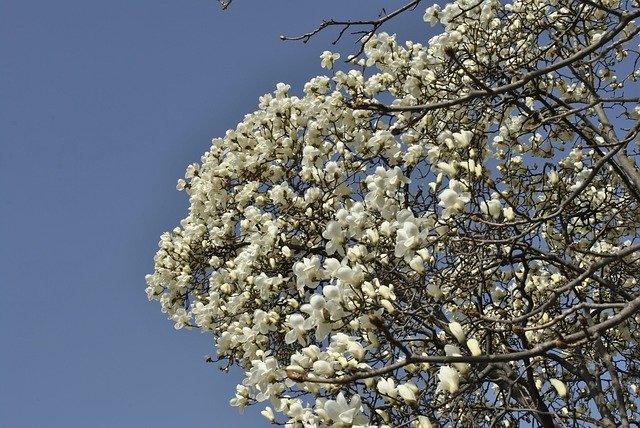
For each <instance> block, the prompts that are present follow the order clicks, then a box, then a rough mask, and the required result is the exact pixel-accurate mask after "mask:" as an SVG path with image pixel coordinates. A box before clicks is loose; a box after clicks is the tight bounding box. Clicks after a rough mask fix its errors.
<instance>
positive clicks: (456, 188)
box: [438, 179, 471, 218]
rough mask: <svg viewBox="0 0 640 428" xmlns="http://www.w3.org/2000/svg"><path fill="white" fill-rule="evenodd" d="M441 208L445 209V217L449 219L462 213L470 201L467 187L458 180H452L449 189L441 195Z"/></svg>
mask: <svg viewBox="0 0 640 428" xmlns="http://www.w3.org/2000/svg"><path fill="white" fill-rule="evenodd" d="M438 199H439V200H440V203H439V204H438V205H440V206H441V207H443V208H444V212H443V217H444V218H448V217H450V216H451V215H452V214H454V213H459V212H462V210H463V209H464V205H465V204H466V203H467V202H469V201H470V199H471V198H470V195H469V193H468V192H467V191H466V186H465V185H464V184H462V183H461V182H459V181H458V180H454V179H452V180H450V181H449V188H447V189H445V190H443V191H442V192H441V193H440V194H439V195H438Z"/></svg>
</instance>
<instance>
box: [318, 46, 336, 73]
mask: <svg viewBox="0 0 640 428" xmlns="http://www.w3.org/2000/svg"><path fill="white" fill-rule="evenodd" d="M320 58H321V59H322V61H321V62H320V65H321V66H322V68H326V69H328V70H331V69H332V68H333V63H334V62H336V60H338V59H339V58H340V54H339V53H331V52H329V51H324V52H322V55H320Z"/></svg>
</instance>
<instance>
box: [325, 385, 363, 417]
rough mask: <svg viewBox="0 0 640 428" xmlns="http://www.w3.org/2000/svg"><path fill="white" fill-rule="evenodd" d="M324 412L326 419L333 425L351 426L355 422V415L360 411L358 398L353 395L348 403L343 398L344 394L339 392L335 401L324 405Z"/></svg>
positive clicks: (360, 406)
mask: <svg viewBox="0 0 640 428" xmlns="http://www.w3.org/2000/svg"><path fill="white" fill-rule="evenodd" d="M323 410H324V412H325V413H326V419H327V420H329V421H333V422H334V423H342V424H346V425H351V424H353V423H354V422H356V421H357V420H358V419H359V418H357V416H356V415H357V413H358V412H360V411H361V410H362V405H361V404H360V396H359V395H357V394H356V395H353V396H352V397H351V400H350V401H347V399H346V398H345V397H344V394H343V393H342V392H340V393H339V394H338V395H337V396H336V399H335V400H327V401H326V403H324V409H323Z"/></svg>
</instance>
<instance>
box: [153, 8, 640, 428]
mask: <svg viewBox="0 0 640 428" xmlns="http://www.w3.org/2000/svg"><path fill="white" fill-rule="evenodd" d="M418 3H420V1H412V2H410V3H407V4H406V5H405V6H404V7H403V8H401V9H398V11H396V12H394V13H393V14H388V15H385V16H384V17H383V18H380V19H378V20H376V21H369V22H365V21H358V22H342V23H341V22H338V21H325V22H324V23H323V24H322V25H321V26H320V28H319V29H318V30H316V31H314V32H312V33H309V34H307V35H305V36H303V38H304V37H306V38H308V37H311V36H313V34H315V33H316V32H317V31H320V30H322V29H323V28H327V27H330V26H332V25H336V26H338V28H340V30H341V31H342V32H343V33H344V31H345V30H347V29H349V28H350V27H353V26H355V25H357V24H360V25H368V26H369V27H368V29H365V30H364V33H362V34H364V37H363V39H362V49H361V51H360V52H358V53H357V54H356V55H353V56H350V57H349V58H348V61H347V65H346V66H345V68H346V70H345V71H342V70H340V71H330V70H333V67H334V65H335V63H336V60H338V58H339V55H338V54H337V53H331V52H325V53H324V54H323V55H322V66H324V67H325V68H326V69H327V70H329V71H328V75H325V76H318V77H315V78H313V79H311V80H310V81H309V82H308V83H306V84H305V85H304V89H303V91H301V92H300V95H299V96H296V95H293V94H292V93H291V92H290V87H289V86H288V85H285V84H278V85H277V88H276V90H275V92H274V93H273V94H267V95H265V96H263V97H262V98H260V103H259V109H258V110H257V111H255V112H254V113H251V114H249V115H247V116H246V117H245V118H244V119H243V121H242V122H241V123H240V124H238V126H237V128H236V129H234V130H229V131H227V133H226V135H225V136H224V137H223V138H219V139H214V140H213V142H212V145H211V148H210V149H209V151H208V152H206V153H205V154H204V155H203V156H202V161H201V163H199V164H193V165H190V166H189V167H188V169H187V173H186V177H185V180H180V181H179V183H178V188H179V189H184V190H185V191H186V192H187V194H188V195H189V197H190V210H189V215H188V216H187V217H186V218H185V219H184V220H182V222H181V223H180V227H178V228H176V229H174V230H173V231H172V232H169V233H166V234H164V235H162V237H161V240H160V244H159V245H160V249H159V251H158V253H157V255H156V257H155V271H154V273H153V274H151V275H148V276H147V278H146V279H147V284H148V287H147V289H146V291H147V294H148V297H149V299H152V300H158V301H159V302H160V304H161V307H162V310H163V311H164V312H166V313H167V314H168V316H169V318H170V319H172V320H173V321H175V326H176V328H181V327H188V328H189V327H195V328H199V329H201V330H202V331H210V332H211V333H212V334H213V336H214V337H215V344H216V351H217V356H216V357H213V358H212V359H213V360H215V361H217V362H218V363H220V364H222V365H223V367H229V366H233V365H235V366H239V367H241V368H242V370H243V371H244V379H243V381H242V383H241V384H240V385H238V386H237V390H236V395H235V398H233V399H232V400H231V404H232V405H234V406H238V407H240V408H241V409H242V408H244V407H245V406H246V405H249V404H253V403H256V402H258V403H263V406H267V407H266V408H265V410H264V411H263V414H264V415H265V417H266V418H267V419H268V420H270V421H271V422H273V423H275V424H281V425H286V426H288V427H302V426H305V427H351V426H357V427H365V426H379V427H383V426H384V427H421V428H425V427H445V426H447V427H453V426H456V427H476V426H479V427H501V426H502V427H508V426H511V427H514V426H532V427H561V426H573V427H587V426H589V427H594V426H601V427H619V426H621V427H629V426H640V413H639V409H638V406H639V405H640V403H639V400H638V394H637V393H638V389H639V388H640V347H639V344H638V343H639V340H640V330H639V325H638V324H639V323H640V312H638V310H639V309H640V282H639V279H640V174H639V173H638V168H637V165H636V157H637V156H638V150H640V149H639V148H638V132H639V130H640V122H639V120H638V116H639V114H640V107H638V101H639V97H638V95H639V94H640V89H639V88H638V85H637V83H636V78H637V77H640V68H639V59H640V55H639V52H638V50H637V49H638V46H637V45H638V42H639V37H638V33H639V30H638V28H637V27H636V26H635V25H634V19H636V18H638V17H639V16H640V4H639V3H638V1H637V0H634V1H630V0H629V1H624V0H621V1H619V0H582V1H567V0H521V1H519V0H515V1H513V3H501V2H499V1H497V0H486V1H477V0H458V1H457V2H454V3H451V4H448V5H446V6H442V7H441V6H438V5H433V6H429V7H428V8H426V6H427V5H425V6H424V7H423V8H422V10H421V11H420V13H424V21H425V22H426V23H427V24H431V25H435V26H436V27H438V29H440V31H441V32H440V33H439V34H438V35H436V36H434V37H432V38H430V39H429V40H424V41H420V42H411V41H407V42H401V41H399V40H397V39H396V37H395V36H393V35H389V34H386V33H383V32H379V26H380V24H381V22H383V21H384V20H386V19H390V18H391V17H393V16H395V15H397V14H398V13H400V12H404V11H406V12H407V13H410V12H411V10H413V9H415V6H417V5H418ZM425 8H426V13H425V12H424V11H425ZM394 14H395V15H394ZM349 31H351V30H349ZM341 34H342V33H341Z"/></svg>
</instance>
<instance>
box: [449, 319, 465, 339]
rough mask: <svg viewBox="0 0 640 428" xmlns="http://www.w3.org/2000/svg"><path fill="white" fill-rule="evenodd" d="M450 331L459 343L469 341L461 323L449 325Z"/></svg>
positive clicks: (454, 322)
mask: <svg viewBox="0 0 640 428" xmlns="http://www.w3.org/2000/svg"><path fill="white" fill-rule="evenodd" d="M449 331H450V332H451V334H453V336H454V337H455V338H456V340H457V341H458V342H459V343H464V341H465V340H466V339H467V335H466V334H465V333H464V330H463V328H462V325H460V323H459V322H457V321H453V322H450V323H449Z"/></svg>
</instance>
